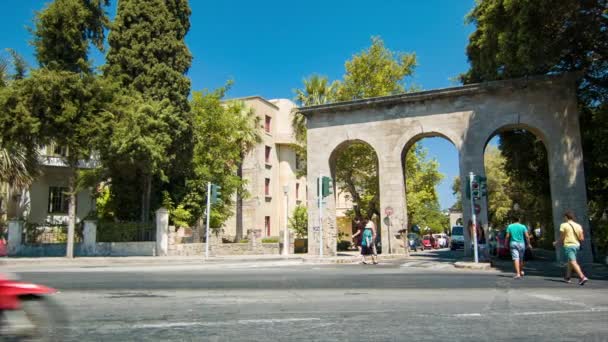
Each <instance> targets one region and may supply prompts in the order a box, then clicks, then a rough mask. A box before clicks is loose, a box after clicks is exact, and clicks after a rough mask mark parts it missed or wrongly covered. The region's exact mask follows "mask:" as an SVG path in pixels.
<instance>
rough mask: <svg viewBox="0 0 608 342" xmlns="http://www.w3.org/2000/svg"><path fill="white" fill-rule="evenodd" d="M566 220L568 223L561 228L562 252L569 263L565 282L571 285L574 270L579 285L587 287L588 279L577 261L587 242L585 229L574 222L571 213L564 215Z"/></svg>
mask: <svg viewBox="0 0 608 342" xmlns="http://www.w3.org/2000/svg"><path fill="white" fill-rule="evenodd" d="M564 219H565V220H566V222H564V223H562V224H561V225H560V226H559V233H560V240H559V245H561V246H562V251H563V253H564V256H565V257H566V260H567V261H568V268H567V270H566V278H565V279H564V280H565V281H566V283H570V282H571V281H570V276H571V275H572V270H574V272H576V274H577V275H578V278H579V279H580V280H579V282H578V284H579V285H585V283H586V282H587V281H588V279H587V277H585V275H584V274H583V271H581V268H580V266H579V265H578V262H577V261H576V254H577V253H578V251H579V249H580V246H581V241H583V240H585V235H584V233H583V227H581V225H580V224H578V223H576V222H574V214H573V213H572V212H571V211H566V212H565V213H564Z"/></svg>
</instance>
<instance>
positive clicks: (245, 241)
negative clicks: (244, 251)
mask: <svg viewBox="0 0 608 342" xmlns="http://www.w3.org/2000/svg"><path fill="white" fill-rule="evenodd" d="M239 243H249V240H247V239H243V240H239Z"/></svg>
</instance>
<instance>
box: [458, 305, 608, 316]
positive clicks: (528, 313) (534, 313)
mask: <svg viewBox="0 0 608 342" xmlns="http://www.w3.org/2000/svg"><path fill="white" fill-rule="evenodd" d="M596 312H608V307H606V308H589V309H582V310H552V311H524V312H511V313H504V312H489V313H485V314H482V313H479V312H472V313H461V314H455V315H453V316H454V317H483V316H539V315H564V314H573V313H596Z"/></svg>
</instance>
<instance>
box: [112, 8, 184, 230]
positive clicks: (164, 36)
mask: <svg viewBox="0 0 608 342" xmlns="http://www.w3.org/2000/svg"><path fill="white" fill-rule="evenodd" d="M190 14H191V10H190V7H189V4H188V1H187V0H152V1H139V0H122V1H120V2H119V3H118V9H117V15H116V19H115V21H114V22H113V23H112V25H111V31H110V34H109V36H108V42H109V45H110V49H109V51H108V55H107V58H106V61H107V64H106V66H105V68H104V72H105V75H106V76H107V77H109V78H112V79H114V80H116V81H118V82H119V83H120V84H121V85H122V86H123V87H125V88H127V89H129V90H131V91H134V92H136V93H139V94H141V96H142V98H143V100H144V101H145V102H149V101H156V102H158V103H159V105H160V106H161V107H162V111H163V112H164V113H166V115H162V120H163V121H164V122H163V123H162V125H160V126H158V127H156V128H155V129H154V130H148V131H147V132H148V133H150V135H149V136H148V137H141V138H140V139H138V140H137V142H136V143H142V144H144V145H139V147H136V148H137V149H144V150H154V151H158V152H160V151H162V154H163V156H164V158H162V159H155V160H152V159H149V158H147V157H146V156H145V155H144V157H143V158H142V159H140V160H136V159H132V161H133V163H132V164H131V165H130V167H129V168H128V169H129V170H131V172H130V174H131V175H137V177H138V179H140V180H141V181H140V182H138V184H136V185H134V184H133V183H132V181H133V178H132V177H129V176H125V175H124V172H121V171H123V170H124V169H116V168H112V169H111V172H110V173H111V175H112V180H113V182H112V184H113V187H116V191H112V193H113V194H115V195H116V196H123V195H124V196H127V197H129V196H130V194H129V193H125V192H124V191H122V188H123V186H125V187H127V188H129V187H130V188H134V190H136V191H135V192H136V193H139V194H141V201H140V203H141V207H140V208H139V209H140V213H141V215H140V219H141V221H147V220H149V218H150V206H151V198H152V197H155V198H157V200H158V202H160V197H161V196H160V193H162V191H163V190H168V191H169V192H170V193H171V195H172V196H174V197H177V198H176V200H177V202H180V200H181V197H182V196H183V195H184V194H185V192H186V190H185V188H184V184H185V179H186V177H187V176H188V174H189V173H190V172H191V166H190V165H189V163H190V162H191V160H192V146H194V142H193V140H192V139H193V138H192V137H193V131H192V127H193V118H192V115H191V112H190V104H189V101H188V96H189V94H190V80H189V79H188V77H186V73H187V71H188V69H189V68H190V65H191V62H192V55H191V54H190V51H189V50H188V47H187V46H186V43H185V41H184V38H185V36H186V34H187V33H188V30H189V29H190ZM134 18H137V19H136V20H135V19H134ZM146 113H148V114H151V117H150V118H149V119H150V121H152V123H150V124H146V125H149V126H154V125H155V123H154V122H156V121H157V119H158V118H159V116H158V115H157V114H154V113H153V112H152V111H147V112H141V113H140V114H143V115H144V116H139V117H138V119H137V120H139V121H140V122H142V121H145V120H146V117H145V114H146ZM124 119H125V120H128V121H132V120H133V119H131V118H128V115H126V116H124ZM125 125H128V124H125ZM159 129H162V132H159V131H158V130H159ZM142 133H146V132H142ZM156 135H162V136H163V137H168V138H169V139H170V140H169V141H166V140H164V139H163V140H161V141H160V142H157V141H155V139H154V136H156ZM127 137H128V136H127ZM115 139H118V137H116V138H115ZM125 143H129V144H133V142H120V141H118V142H115V144H116V145H123V144H125ZM147 144H155V145H156V146H153V147H151V146H145V145H147ZM134 147H135V146H134ZM110 152H113V153H108V155H107V156H106V159H109V161H107V164H109V165H115V164H121V163H118V162H115V160H125V159H127V158H126V156H123V155H121V154H120V153H119V151H110ZM171 165H179V167H170V166H171ZM153 179H156V182H153ZM154 184H157V185H156V188H155V189H156V190H153V189H152V188H153V187H154ZM127 200H128V199H127ZM124 201H125V200H122V202H124Z"/></svg>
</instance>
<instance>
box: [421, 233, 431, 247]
mask: <svg viewBox="0 0 608 342" xmlns="http://www.w3.org/2000/svg"><path fill="white" fill-rule="evenodd" d="M422 248H424V249H427V248H428V249H433V244H432V243H431V236H430V235H425V236H423V237H422Z"/></svg>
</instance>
